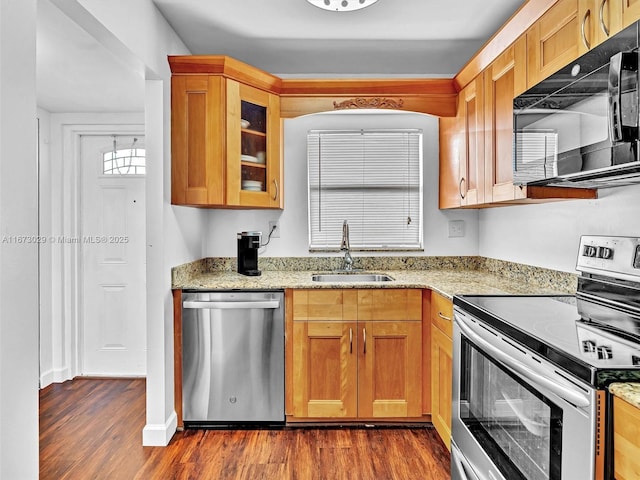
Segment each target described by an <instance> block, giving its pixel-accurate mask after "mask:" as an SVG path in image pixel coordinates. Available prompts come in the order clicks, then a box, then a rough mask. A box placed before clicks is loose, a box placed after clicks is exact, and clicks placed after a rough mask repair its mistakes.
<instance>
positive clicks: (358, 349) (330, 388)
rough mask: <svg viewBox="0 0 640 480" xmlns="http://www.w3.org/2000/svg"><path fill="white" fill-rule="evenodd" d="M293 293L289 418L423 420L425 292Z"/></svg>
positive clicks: (347, 290)
mask: <svg viewBox="0 0 640 480" xmlns="http://www.w3.org/2000/svg"><path fill="white" fill-rule="evenodd" d="M291 294H292V296H293V300H292V302H291V303H292V307H293V314H292V323H293V327H292V336H293V338H292V341H291V348H292V354H291V364H290V365H289V369H290V370H291V371H292V375H291V380H290V384H289V385H288V386H287V388H288V389H290V390H291V392H292V394H291V403H292V406H291V408H290V409H289V411H290V412H291V416H290V417H289V420H290V421H309V420H321V419H322V420H330V419H351V420H354V421H355V420H362V419H366V420H375V419H403V418H410V419H414V420H415V419H419V417H420V416H421V413H422V369H421V365H422V292H421V290H404V289H367V290H356V289H321V290H320V289H318V290H293V291H292V293H291ZM382 319H385V320H382Z"/></svg>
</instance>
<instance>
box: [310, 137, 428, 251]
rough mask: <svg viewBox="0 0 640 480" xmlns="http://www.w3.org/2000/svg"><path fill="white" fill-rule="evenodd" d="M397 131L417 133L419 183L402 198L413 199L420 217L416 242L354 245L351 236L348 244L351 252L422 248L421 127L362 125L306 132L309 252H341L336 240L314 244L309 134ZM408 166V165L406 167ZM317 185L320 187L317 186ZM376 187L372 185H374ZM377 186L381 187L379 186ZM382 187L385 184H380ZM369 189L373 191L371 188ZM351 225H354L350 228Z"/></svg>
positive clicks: (422, 175)
mask: <svg viewBox="0 0 640 480" xmlns="http://www.w3.org/2000/svg"><path fill="white" fill-rule="evenodd" d="M375 133H382V134H398V135H405V134H411V135H416V136H417V146H415V147H414V148H415V151H414V152H415V154H416V155H417V161H415V164H414V166H417V169H418V173H417V175H416V176H417V178H418V184H417V187H410V188H411V189H413V190H416V189H417V192H415V193H413V194H407V195H406V197H404V198H405V199H407V200H412V199H416V203H415V205H416V206H415V208H417V212H418V216H419V226H418V232H417V239H418V241H417V243H415V244H407V245H392V246H381V245H373V244H370V245H357V244H356V245H355V246H354V242H353V239H350V243H351V251H357V252H422V251H424V146H423V142H424V131H423V130H422V129H421V128H365V129H310V130H308V131H307V195H308V204H307V229H308V230H307V233H308V249H309V252H310V253H315V252H318V253H319V252H339V251H340V242H337V243H336V246H335V247H330V246H328V245H318V244H317V243H316V244H315V245H314V244H313V230H312V228H313V217H312V215H313V213H312V207H313V206H314V205H312V198H311V195H312V189H313V186H312V178H311V168H310V167H311V154H310V146H309V141H310V139H311V135H321V134H326V135H331V134H336V135H339V134H375ZM408 168H410V167H408ZM318 188H320V187H318ZM374 188H375V187H374ZM378 188H380V187H378ZM382 188H384V187H382ZM369 190H372V189H371V188H370V189H369ZM352 228H353V227H352Z"/></svg>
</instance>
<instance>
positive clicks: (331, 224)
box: [307, 129, 422, 250]
mask: <svg viewBox="0 0 640 480" xmlns="http://www.w3.org/2000/svg"><path fill="white" fill-rule="evenodd" d="M307 155H308V163H309V165H308V167H309V237H310V238H309V248H310V249H312V250H314V249H315V250H332V249H338V248H339V247H340V240H341V238H342V224H343V222H344V220H347V221H348V222H349V233H350V244H351V248H352V249H356V250H357V249H360V250H418V249H422V131H421V130H417V129H412V130H355V131H333V130H330V131H329V130H310V131H309V132H308V135H307Z"/></svg>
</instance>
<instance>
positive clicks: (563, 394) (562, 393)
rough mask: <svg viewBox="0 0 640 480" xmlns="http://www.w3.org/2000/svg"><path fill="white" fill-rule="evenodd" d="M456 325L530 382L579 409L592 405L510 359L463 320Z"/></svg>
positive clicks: (571, 390) (583, 398) (584, 397)
mask: <svg viewBox="0 0 640 480" xmlns="http://www.w3.org/2000/svg"><path fill="white" fill-rule="evenodd" d="M456 324H457V325H458V327H460V330H461V331H462V333H464V334H465V335H466V336H467V337H469V338H470V339H471V340H473V341H474V342H475V343H477V344H478V345H480V346H481V347H482V348H484V349H485V350H488V351H489V352H490V353H491V354H492V355H493V356H494V357H495V358H496V359H498V360H500V361H501V362H502V363H503V364H505V365H506V366H507V367H509V368H511V369H512V370H514V371H515V372H517V373H518V374H520V375H522V376H523V377H525V378H526V379H528V380H529V381H531V382H533V383H535V384H538V385H542V386H543V387H545V388H547V389H548V390H550V391H551V392H553V393H555V394H556V395H558V396H559V397H560V398H563V399H565V400H566V401H567V402H569V403H572V404H574V405H576V406H577V407H588V406H589V405H591V401H590V400H589V397H587V396H586V395H584V394H582V393H579V392H576V391H575V390H573V389H571V388H570V387H568V386H565V385H561V384H559V383H557V382H554V381H553V380H549V379H548V378H547V377H545V376H543V375H540V374H538V373H536V372H534V371H533V370H531V369H530V368H529V367H527V366H526V365H525V364H523V363H521V362H519V361H517V360H515V359H514V358H512V357H510V356H509V355H508V354H506V353H504V352H503V351H502V350H500V349H499V348H498V347H496V346H494V345H492V344H491V343H489V342H488V341H486V340H485V339H484V338H482V337H481V336H480V335H478V334H477V333H476V332H474V331H473V330H472V329H471V327H469V326H468V325H467V324H465V323H464V321H463V320H460V319H458V318H457V317H456Z"/></svg>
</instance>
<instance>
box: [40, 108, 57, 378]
mask: <svg viewBox="0 0 640 480" xmlns="http://www.w3.org/2000/svg"><path fill="white" fill-rule="evenodd" d="M50 135H51V115H50V113H49V112H47V111H46V110H43V109H41V108H38V159H39V161H38V171H39V178H38V209H39V212H40V213H39V215H38V216H39V219H38V223H39V225H38V233H39V235H41V236H44V235H46V232H50V231H51V215H43V214H42V212H44V211H46V209H47V207H48V206H50V205H51V152H50V149H49V145H50V144H51V138H50ZM39 248H40V265H51V264H52V257H51V249H50V248H47V246H46V244H44V245H42V244H41V245H40V246H39ZM49 270H50V268H49ZM52 286H53V285H52V281H51V274H48V275H47V274H43V272H42V271H41V272H40V278H39V287H40V387H41V388H42V387H44V386H46V385H48V384H50V383H51V382H52V381H53V351H54V345H53V328H52V327H53V325H52V322H51V311H52V307H53V289H52ZM43 372H46V373H43Z"/></svg>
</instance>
